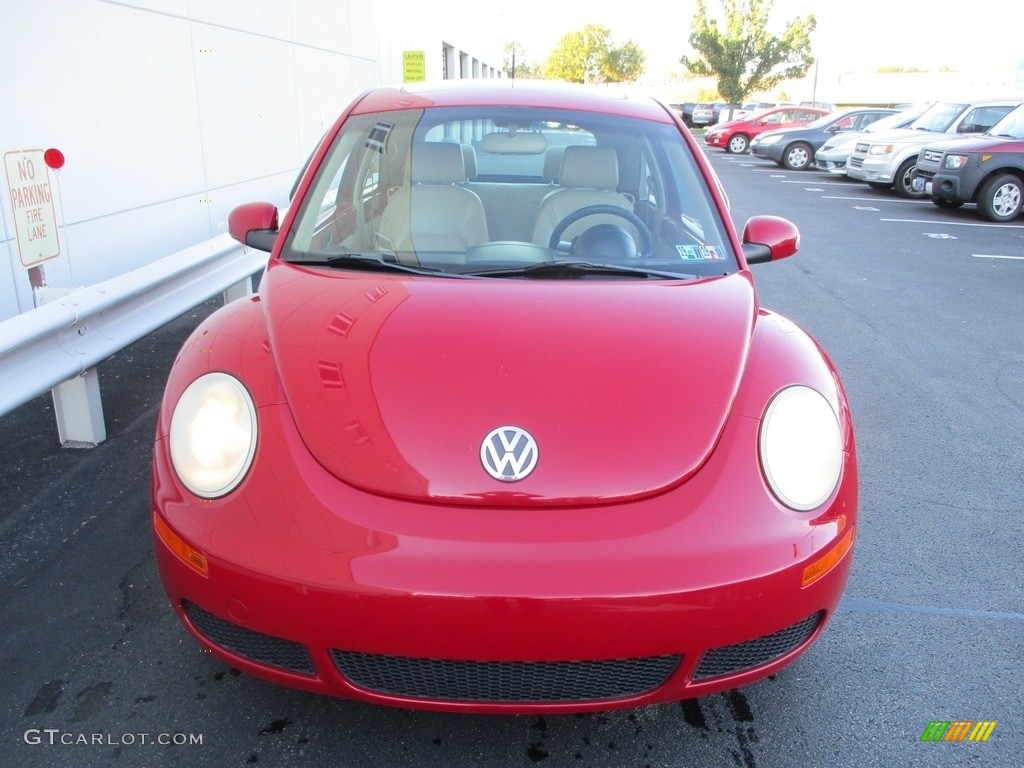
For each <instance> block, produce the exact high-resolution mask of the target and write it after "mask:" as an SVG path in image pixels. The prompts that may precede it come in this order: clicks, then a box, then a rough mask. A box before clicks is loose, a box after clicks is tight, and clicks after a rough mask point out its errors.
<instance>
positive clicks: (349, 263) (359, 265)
mask: <svg viewBox="0 0 1024 768" xmlns="http://www.w3.org/2000/svg"><path fill="white" fill-rule="evenodd" d="M288 263H289V264H302V265H306V266H327V267H338V268H340V269H358V270H363V271H367V272H401V273H404V274H412V275H441V276H444V277H462V275H460V274H458V273H453V272H446V271H445V270H443V269H441V268H440V267H424V266H416V265H413V264H400V263H398V262H397V261H384V259H383V258H379V257H377V256H368V255H366V254H362V253H343V254H338V255H336V256H325V257H324V258H322V259H288Z"/></svg>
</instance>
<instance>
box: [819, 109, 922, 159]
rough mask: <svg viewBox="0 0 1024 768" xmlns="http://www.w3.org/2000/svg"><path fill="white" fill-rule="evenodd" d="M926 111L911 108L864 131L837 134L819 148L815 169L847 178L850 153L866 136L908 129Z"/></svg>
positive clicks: (871, 125)
mask: <svg viewBox="0 0 1024 768" xmlns="http://www.w3.org/2000/svg"><path fill="white" fill-rule="evenodd" d="M924 110H925V108H924V107H923V106H921V107H911V108H910V109H905V110H903V111H901V112H897V113H896V114H895V115H889V116H887V117H883V118H881V119H880V120H875V122H873V123H871V124H870V125H866V126H864V129H863V130H860V131H847V132H844V133H837V134H836V135H835V136H833V137H832V138H830V139H829V140H828V141H826V142H825V143H824V144H822V145H821V146H820V147H819V148H818V151H817V152H815V153H814V167H815V168H817V169H818V170H821V171H828V172H829V173H832V174H835V175H836V176H845V175H846V161H847V160H848V159H849V157H850V153H851V152H852V151H853V145H854V144H856V143H857V142H858V141H859V140H861V139H863V138H864V137H865V136H867V135H870V134H871V133H875V132H877V131H888V130H891V129H893V128H906V127H907V126H908V125H910V124H911V123H912V122H914V121H915V120H916V119H917V118H918V117H919V116H920V115H921V113H922V112H924Z"/></svg>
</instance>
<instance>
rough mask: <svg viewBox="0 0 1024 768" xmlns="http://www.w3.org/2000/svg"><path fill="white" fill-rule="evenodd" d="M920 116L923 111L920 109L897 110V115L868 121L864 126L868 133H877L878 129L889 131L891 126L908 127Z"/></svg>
mask: <svg viewBox="0 0 1024 768" xmlns="http://www.w3.org/2000/svg"><path fill="white" fill-rule="evenodd" d="M920 116H921V112H920V111H918V110H909V111H907V112H897V113H896V114H895V115H888V116H886V117H883V118H881V119H879V120H875V122H873V123H868V124H867V125H865V126H864V128H863V130H864V131H867V132H868V133H875V132H876V131H887V130H889V129H890V128H906V127H907V126H909V125H910V124H911V123H913V122H914V120H916V119H917V118H918V117H920Z"/></svg>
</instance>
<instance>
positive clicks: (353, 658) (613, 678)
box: [330, 650, 681, 703]
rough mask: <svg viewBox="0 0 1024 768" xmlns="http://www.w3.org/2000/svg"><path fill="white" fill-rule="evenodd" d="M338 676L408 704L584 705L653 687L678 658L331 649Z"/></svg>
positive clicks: (669, 671)
mask: <svg viewBox="0 0 1024 768" xmlns="http://www.w3.org/2000/svg"><path fill="white" fill-rule="evenodd" d="M330 653H331V658H332V659H333V661H334V664H335V666H336V667H337V668H338V671H339V672H340V673H341V674H342V675H344V676H345V677H346V678H347V679H348V680H349V681H350V682H352V683H353V684H355V685H357V686H359V687H360V688H363V689H365V690H368V691H373V692H377V693H383V694H391V695H394V696H404V697H408V698H414V699H428V700H443V701H473V702H495V703H534V702H552V703H554V702H586V701H601V700H605V699H620V698H626V697H630V696H639V695H641V694H644V693H648V692H650V691H653V690H654V689H656V688H658V687H659V686H661V685H662V684H664V682H665V681H666V680H667V679H668V678H669V677H670V676H671V674H672V673H673V672H674V671H675V670H676V668H677V667H678V666H679V661H680V659H681V657H680V656H653V657H648V658H637V659H613V660H602V661H453V660H446V659H421V658H409V657H403V656H384V655H379V654H371V653H356V652H354V651H338V650H331V652H330Z"/></svg>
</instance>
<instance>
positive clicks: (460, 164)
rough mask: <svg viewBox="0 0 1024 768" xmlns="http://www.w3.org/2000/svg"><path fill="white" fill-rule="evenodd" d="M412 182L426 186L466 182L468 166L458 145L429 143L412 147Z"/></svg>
mask: <svg viewBox="0 0 1024 768" xmlns="http://www.w3.org/2000/svg"><path fill="white" fill-rule="evenodd" d="M412 180H413V182H422V183H426V184H455V183H456V182H459V181H465V180H466V164H465V162H464V161H463V159H462V149H461V148H460V146H459V145H458V144H449V143H447V142H441V141H429V142H425V143H423V144H414V145H413V147H412Z"/></svg>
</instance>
